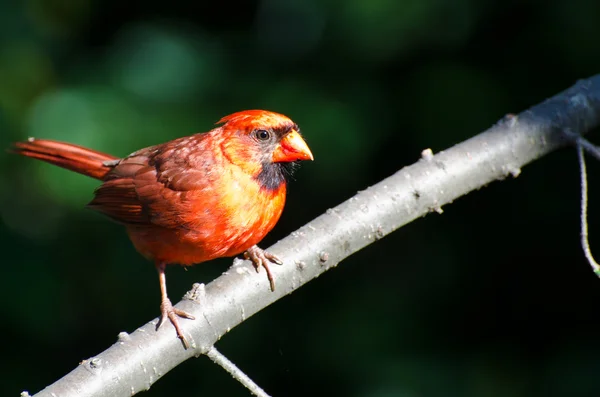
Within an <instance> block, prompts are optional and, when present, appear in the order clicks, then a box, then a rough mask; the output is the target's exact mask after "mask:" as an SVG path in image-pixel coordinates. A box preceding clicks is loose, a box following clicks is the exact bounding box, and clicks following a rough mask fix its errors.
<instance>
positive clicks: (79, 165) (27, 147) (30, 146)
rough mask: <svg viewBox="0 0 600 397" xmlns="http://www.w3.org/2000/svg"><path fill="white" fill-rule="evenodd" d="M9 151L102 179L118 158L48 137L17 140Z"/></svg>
mask: <svg viewBox="0 0 600 397" xmlns="http://www.w3.org/2000/svg"><path fill="white" fill-rule="evenodd" d="M9 151H11V152H13V153H17V154H20V155H22V156H25V157H32V158H34V159H38V160H42V161H46V162H48V163H50V164H54V165H57V166H59V167H62V168H66V169H68V170H71V171H75V172H78V173H80V174H83V175H87V176H91V177H92V178H96V179H100V180H102V179H104V177H105V176H106V174H107V173H108V172H109V171H110V170H111V169H112V168H113V166H114V161H115V160H118V158H117V157H114V156H111V155H109V154H105V153H101V152H97V151H95V150H91V149H86V148H84V147H81V146H77V145H73V144H71V143H65V142H58V141H51V140H47V139H34V138H29V140H28V141H27V142H16V143H14V144H13V147H12V148H11V149H9ZM111 163H113V164H111Z"/></svg>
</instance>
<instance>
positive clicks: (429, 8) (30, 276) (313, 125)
mask: <svg viewBox="0 0 600 397" xmlns="http://www.w3.org/2000/svg"><path fill="white" fill-rule="evenodd" d="M598 16H600V2H593V1H585V0H574V1H568V2H567V1H566V0H562V1H560V0H559V1H551V2H541V1H535V0H526V1H521V2H518V1H493V0H480V1H474V0H458V1H447V0H400V1H397V0H374V1H368V0H345V1H341V0H327V1H316V0H262V1H258V2H239V3H232V2H196V1H179V2H164V1H155V0H147V1H144V2H139V1H133V2H123V1H115V0H104V1H99V0H24V1H21V2H19V1H14V0H12V1H11V0H8V1H5V2H2V3H1V4H0V32H1V35H0V40H1V41H0V107H1V111H0V147H8V145H9V143H10V142H11V141H14V140H22V139H25V138H27V137H28V136H35V137H40V138H52V139H59V140H65V141H70V142H74V143H77V144H80V145H85V146H89V147H92V148H95V149H97V150H102V151H106V152H109V153H112V154H115V155H120V156H124V155H127V154H128V153H130V152H132V151H134V150H136V149H139V148H141V147H144V146H148V145H151V144H155V143H159V142H163V141H166V140H169V139H172V138H175V137H178V136H182V135H189V134H191V133H194V132H197V131H206V130H208V129H210V128H211V127H212V125H213V124H214V123H215V122H216V121H217V120H218V119H219V118H220V117H222V116H223V115H225V114H228V113H231V112H233V111H237V110H241V109H248V108H267V109H271V110H275V111H278V112H282V113H284V114H287V115H289V116H290V117H292V118H293V119H294V120H295V121H296V122H297V123H298V124H300V126H301V128H302V131H303V133H304V135H305V137H306V139H307V141H308V143H309V145H310V146H311V148H312V150H313V153H314V154H315V157H316V161H315V162H314V163H310V164H305V165H304V166H303V167H302V169H300V170H299V172H298V173H297V177H296V181H294V182H293V183H292V185H291V187H290V194H289V200H288V205H287V209H286V211H285V212H284V215H283V217H282V219H281V221H280V223H279V224H278V226H277V227H276V229H275V230H274V231H273V232H272V233H271V235H269V236H268V237H267V238H266V240H265V241H264V242H263V244H262V245H263V246H268V245H269V244H270V243H273V242H274V241H276V240H277V239H280V238H282V237H284V236H285V235H287V234H288V233H290V232H291V231H293V230H295V229H296V228H297V227H299V226H301V225H303V224H304V223H305V222H307V221H309V220H310V219H312V218H313V217H315V216H317V215H319V214H320V213H322V212H324V211H325V210H326V209H327V208H329V207H331V206H334V205H336V204H338V203H339V202H341V201H343V200H345V199H347V198H348V197H350V196H351V195H352V194H354V193H355V192H356V191H358V190H362V189H364V188H365V187H367V186H369V185H371V184H373V183H375V182H377V181H379V180H380V179H382V178H384V177H386V176H388V175H390V174H392V173H393V172H395V171H396V170H398V169H400V168H401V167H402V166H404V165H408V164H410V163H412V162H414V161H416V160H417V158H418V156H419V153H420V152H421V150H422V149H424V148H427V147H430V148H432V149H433V150H434V152H435V151H439V150H443V149H444V148H446V147H449V146H451V145H453V144H455V143H458V142H460V141H462V140H464V139H466V138H468V137H470V136H472V135H475V134H477V133H479V132H480V131H483V130H484V129H486V128H487V127H489V126H491V125H492V124H493V123H495V122H496V120H497V119H499V118H501V117H502V116H503V115H504V114H506V113H515V112H519V111H521V110H524V109H526V108H527V107H529V106H531V105H534V104H536V103H538V102H540V101H542V100H543V99H544V98H546V97H548V96H551V95H554V94H556V93H558V92H559V91H561V90H563V89H565V88H567V87H568V86H570V85H571V84H573V83H574V82H575V81H576V80H577V79H580V78H585V77H588V76H590V75H592V74H595V73H598V72H599V71H600V51H598V48H597V40H596V38H597V37H600V24H599V23H598ZM0 165H1V168H0V222H1V223H0V242H1V244H2V252H3V260H2V262H3V270H4V272H3V281H4V282H3V288H2V289H1V292H0V298H1V300H2V302H3V305H2V306H0V314H1V315H2V318H3V320H2V324H3V326H2V336H3V339H4V341H5V343H4V345H5V347H4V348H3V353H2V360H1V361H0V363H1V366H2V370H3V373H5V374H11V376H10V377H8V378H6V379H5V380H4V381H3V382H2V386H0V387H1V388H2V391H1V392H0V394H2V395H17V393H19V392H20V391H21V390H29V391H30V392H36V391H38V390H40V389H41V388H43V387H45V386H46V385H48V384H50V383H52V382H53V381H55V380H56V379H58V378H59V377H61V376H62V375H64V374H65V373H67V372H68V371H70V370H71V369H72V368H74V367H75V366H76V365H77V363H78V362H80V361H81V360H82V359H85V358H88V357H90V356H92V355H93V354H95V353H98V352H99V351H101V350H103V349H104V348H106V347H108V346H109V345H110V344H112V343H113V342H114V341H115V339H116V335H117V334H118V332H120V331H123V330H125V331H130V332H131V331H133V330H135V328H136V327H137V326H139V325H141V324H143V323H144V322H145V321H148V320H149V319H151V318H153V317H154V316H156V315H157V314H158V308H159V301H158V298H159V288H158V282H157V277H156V274H155V271H154V269H153V267H152V265H151V264H149V263H148V262H146V261H145V260H144V259H143V258H142V257H141V256H139V255H138V254H137V253H136V252H135V251H134V249H133V248H132V247H131V245H130V243H129V241H128V239H127V237H126V235H125V233H124V231H123V229H122V228H121V227H120V226H119V225H116V224H114V223H111V222H109V221H108V220H107V219H105V218H103V217H102V216H100V215H98V214H95V213H92V212H91V211H85V210H83V209H82V208H83V206H84V205H85V204H86V202H87V201H88V200H89V199H90V198H91V197H92V191H93V189H94V187H95V186H97V182H95V181H93V180H90V179H87V178H85V177H82V176H80V175H75V174H72V173H69V172H67V171H64V170H61V169H57V168H55V167H51V166H49V165H47V164H42V163H40V162H35V161H30V160H26V159H23V158H19V157H17V156H12V155H8V154H6V153H0ZM599 172H600V169H599V167H598V165H596V164H591V165H590V174H591V178H592V180H591V192H590V194H591V202H592V203H594V202H595V199H594V197H597V196H598V194H599V191H598V189H599V186H600V184H599V183H596V182H597V179H598V178H596V176H597V175H598V173H599ZM315 193H316V194H315ZM315 197H318V199H317V200H315ZM597 213H598V211H596V209H595V208H594V207H593V204H592V208H591V218H592V219H591V226H590V227H591V233H592V243H594V241H596V240H597V239H595V238H594V231H598V230H600V222H598V221H597V220H596V219H597ZM578 223H579V221H578V177H577V167H576V157H575V154H574V151H573V150H563V151H561V152H559V153H556V154H553V155H552V156H548V157H547V158H544V159H542V160H540V161H538V162H537V163H535V164H533V165H531V166H529V167H527V168H526V169H525V170H524V172H523V173H522V174H521V176H519V177H518V178H517V179H516V180H510V181H505V182H503V183H495V184H492V185H491V186H490V187H488V188H486V189H484V190H481V191H479V192H474V193H472V194H470V195H469V196H467V197H465V198H462V199H461V200H458V201H457V202H456V203H454V204H452V205H449V206H447V207H446V208H445V212H444V214H443V215H442V216H439V215H436V214H433V215H429V216H427V217H425V218H424V219H421V220H418V221H416V222H414V223H412V224H410V225H408V226H407V227H405V228H402V229H401V230H399V231H397V232H395V233H393V234H392V235H391V236H389V237H387V238H385V239H383V240H381V241H379V242H377V243H376V244H374V245H372V246H370V247H368V248H367V249H365V250H363V251H361V252H359V253H357V254H356V255H354V256H353V257H352V258H349V259H348V260H347V261H345V262H344V263H343V265H342V266H340V267H339V268H337V269H335V270H333V271H331V272H329V273H328V274H326V275H324V276H323V277H320V278H319V279H318V280H315V281H314V282H311V283H309V285H307V286H306V287H304V288H302V289H301V290H299V291H297V292H296V293H294V294H293V295H291V296H289V297H287V298H286V299H284V300H282V301H280V302H278V303H277V304H275V305H274V306H272V307H270V308H268V309H267V310H265V311H263V312H262V313H260V314H258V315H257V316H255V317H254V318H252V319H250V320H249V321H246V322H245V323H244V324H242V325H241V326H239V327H238V328H236V329H235V330H234V331H233V332H231V334H230V335H228V336H227V337H226V338H224V339H223V340H222V341H221V342H220V343H219V347H220V349H221V350H222V351H223V352H224V353H225V354H226V355H228V356H229V358H231V359H232V360H233V361H234V362H236V363H237V364H238V365H239V366H240V367H241V368H242V369H245V370H246V371H247V372H248V374H249V375H250V376H251V377H253V378H254V379H255V380H256V381H257V382H258V383H259V384H260V385H261V386H262V387H264V388H265V389H266V390H267V391H269V392H270V393H272V394H273V395H285V396H300V395H306V394H310V395H332V394H333V395H340V396H372V397H388V396H410V397H412V396H431V397H435V396H445V397H447V396H466V397H468V396H502V397H513V396H514V397H516V396H527V397H533V396H545V397H546V396H570V397H578V396H593V395H599V394H600V381H599V380H598V379H599V378H598V376H597V374H598V373H600V360H598V357H599V356H600V349H599V348H598V347H597V343H595V342H596V339H597V335H598V333H599V332H600V319H599V314H598V310H597V308H596V306H595V302H599V301H600V285H599V284H598V280H597V279H596V277H595V276H594V275H593V274H592V272H591V271H590V270H589V269H588V265H587V264H586V263H585V261H584V259H583V255H582V254H581V251H580V248H579V243H578V238H579V237H578V235H579V230H578ZM595 250H596V251H598V250H600V247H599V246H597V245H596V246H595ZM230 263H231V262H230V260H219V261H214V262H211V263H207V264H203V265H202V266H196V267H194V268H191V269H189V271H187V272H186V271H183V270H182V269H181V268H179V267H173V268H171V269H170V270H169V272H168V279H169V289H170V291H171V294H172V297H173V298H176V297H177V296H181V295H182V294H183V293H184V291H186V289H188V288H189V287H190V286H191V284H192V283H193V282H195V281H204V282H208V281H210V280H211V279H213V278H214V277H216V276H218V275H219V274H220V273H221V272H222V271H224V270H225V269H226V268H227V266H229V264H230ZM175 393H177V394H178V395H179V394H181V395H183V394H186V395H207V394H217V393H218V394H219V395H231V396H246V395H248V394H247V393H246V391H245V390H243V389H242V388H241V386H239V385H238V384H237V383H235V382H234V381H233V380H231V379H230V378H229V376H228V375H227V374H225V373H223V371H222V370H221V369H220V368H217V367H216V366H214V365H213V364H212V363H210V362H209V360H207V359H205V358H200V359H198V360H193V361H190V362H187V363H185V364H184V365H182V366H180V367H179V368H177V369H176V370H174V371H173V372H172V373H170V374H168V375H167V376H165V377H164V379H161V380H160V381H159V382H158V383H157V384H156V385H155V386H154V387H153V388H152V389H151V390H150V392H148V393H147V394H148V395H150V396H163V395H164V396H171V395H174V394H175Z"/></svg>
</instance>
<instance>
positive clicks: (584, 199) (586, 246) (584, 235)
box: [577, 139, 600, 277]
mask: <svg viewBox="0 0 600 397" xmlns="http://www.w3.org/2000/svg"><path fill="white" fill-rule="evenodd" d="M582 141H584V139H577V158H578V159H579V174H580V176H581V182H580V183H581V247H582V248H583V253H584V254H585V257H586V259H587V260H588V262H589V263H590V266H592V270H594V273H596V275H597V276H598V277H600V265H599V264H598V262H596V260H595V259H594V256H593V255H592V250H591V248H590V241H589V235H588V222H587V207H588V186H587V171H586V167H585V156H584V154H583V149H584V144H583V142H582ZM585 142H588V141H587V140H585ZM588 143H589V142H588ZM590 145H591V144H590ZM592 146H593V145H592ZM593 147H594V148H595V146H593ZM596 150H597V149H596Z"/></svg>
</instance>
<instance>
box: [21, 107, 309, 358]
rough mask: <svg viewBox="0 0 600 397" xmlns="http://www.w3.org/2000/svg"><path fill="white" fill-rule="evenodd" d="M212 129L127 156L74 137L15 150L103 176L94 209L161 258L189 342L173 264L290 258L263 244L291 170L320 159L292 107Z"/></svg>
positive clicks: (174, 319) (164, 308) (173, 314)
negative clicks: (287, 112)
mask: <svg viewBox="0 0 600 397" xmlns="http://www.w3.org/2000/svg"><path fill="white" fill-rule="evenodd" d="M218 124H223V125H221V126H220V127H217V128H215V129H213V130H211V131H209V132H207V133H202V134H195V135H192V136H188V137H183V138H179V139H175V140H173V141H170V142H166V143H163V144H161V145H156V146H151V147H148V148H145V149H141V150H138V151H137V152H134V153H132V154H130V155H129V156H127V157H125V158H122V159H119V158H117V157H114V156H111V155H108V154H104V153H100V152H97V151H94V150H91V149H86V148H83V147H80V146H76V145H73V144H70V143H63V142H57V141H51V140H41V139H33V138H31V139H29V140H28V141H27V142H18V143H15V144H14V147H13V149H12V150H13V151H14V152H16V153H18V154H20V155H23V156H27V157H33V158H36V159H39V160H43V161H46V162H48V163H51V164H55V165H58V166H60V167H63V168H66V169H69V170H71V171H75V172H78V173H80V174H84V175H87V176H91V177H92V178H96V179H99V180H101V181H103V183H102V185H100V187H98V188H97V189H96V191H95V192H94V194H95V196H94V199H93V200H92V201H91V202H90V203H89V204H88V207H90V208H92V209H94V210H96V211H99V212H101V213H103V214H105V215H107V216H109V217H110V218H112V219H114V220H115V221H117V222H119V223H121V224H123V225H124V226H125V227H126V229H127V233H128V234H129V237H130V238H131V241H132V242H133V245H134V246H135V248H136V249H137V250H138V252H140V253H141V254H142V255H143V256H145V257H146V258H148V259H150V260H152V261H154V263H155V265H156V269H157V270H158V276H159V282H160V292H161V304H160V311H161V318H160V321H159V323H158V325H157V328H158V327H159V326H160V325H161V324H162V323H163V322H164V321H165V320H166V319H167V318H168V319H169V320H170V321H171V323H172V324H173V326H174V327H175V329H176V331H177V335H178V337H179V338H180V339H181V340H182V342H183V343H184V346H186V347H188V343H187V340H186V338H185V337H184V335H183V333H182V331H181V328H180V326H179V320H178V317H185V318H189V319H194V317H193V316H192V315H190V314H189V313H186V312H184V311H182V310H179V309H176V308H174V307H173V305H172V304H171V301H170V300H169V297H168V296H167V285H166V278H165V266H166V265H167V264H180V265H184V266H189V265H193V264H196V263H200V262H204V261H208V260H211V259H214V258H220V257H225V256H235V255H238V254H240V253H242V252H244V256H245V257H246V258H248V259H250V260H252V262H253V263H254V266H255V267H256V269H257V270H258V269H259V268H260V267H261V266H262V267H264V268H265V271H266V273H267V277H268V278H269V282H270V284H271V289H274V288H275V284H274V281H273V277H272V275H271V272H270V271H269V266H268V262H269V261H272V262H275V263H279V264H280V263H282V262H281V260H280V259H279V258H277V257H276V256H275V255H273V254H270V253H268V252H266V251H263V250H262V249H260V248H259V247H258V246H257V245H256V244H258V243H259V242H260V241H261V240H262V239H263V237H265V235H266V234H267V233H268V232H269V231H271V229H272V228H273V227H274V226H275V224H276V223H277V221H278V220H279V217H280V215H281V212H282V211H283V206H284V203H285V195H286V177H287V176H288V175H289V174H290V173H291V172H292V170H293V166H294V165H295V164H296V162H298V161H299V160H312V159H313V155H312V153H311V152H310V149H309V148H308V146H307V145H306V143H305V142H304V140H303V139H302V137H301V136H300V132H299V129H298V126H297V125H296V124H295V123H294V122H293V121H292V120H290V119H289V118H287V117H286V116H284V115H281V114H278V113H273V112H268V111H265V110H246V111H242V112H238V113H234V114H231V115H229V116H226V117H223V118H222V119H221V120H220V121H219V123H218Z"/></svg>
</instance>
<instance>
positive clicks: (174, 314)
mask: <svg viewBox="0 0 600 397" xmlns="http://www.w3.org/2000/svg"><path fill="white" fill-rule="evenodd" d="M165 267H166V264H165V263H163V262H157V263H156V270H157V271H158V281H159V283H160V313H161V316H160V320H159V321H158V324H156V329H157V330H158V327H160V326H161V325H162V324H163V323H164V322H165V320H166V319H167V318H168V319H169V321H171V324H173V326H174V327H175V330H176V331H177V336H178V337H179V339H181V341H182V342H183V345H184V346H185V348H186V349H187V348H188V347H190V345H189V343H188V341H187V339H185V336H184V335H183V332H182V331H181V328H180V327H179V317H184V318H189V319H190V320H194V319H195V317H194V316H192V315H191V314H189V313H187V312H184V311H183V310H179V309H177V308H174V307H173V304H172V303H171V300H170V299H169V297H168V296H167V278H166V276H165Z"/></svg>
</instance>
